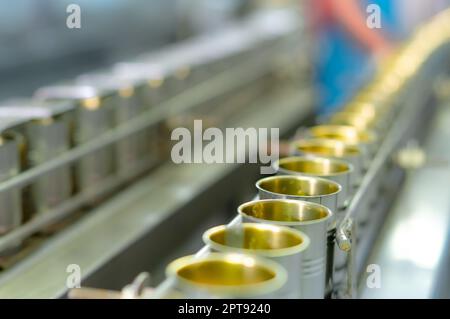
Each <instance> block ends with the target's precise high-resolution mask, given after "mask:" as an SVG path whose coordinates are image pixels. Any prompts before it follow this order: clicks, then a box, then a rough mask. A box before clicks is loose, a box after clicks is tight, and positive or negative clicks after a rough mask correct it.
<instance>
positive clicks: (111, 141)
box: [0, 1, 450, 298]
mask: <svg viewBox="0 0 450 319" xmlns="http://www.w3.org/2000/svg"><path fill="white" fill-rule="evenodd" d="M49 3H50V2H49ZM99 3H101V2H99ZM169 3H170V1H168V2H165V4H164V7H165V6H167V10H168V11H170V10H169V6H170V4H169ZM97 5H98V4H97ZM217 5H218V6H219V4H217ZM222 9H223V10H224V11H223V12H228V13H227V14H225V15H231V16H233V15H236V14H238V13H239V12H242V11H246V10H248V8H243V7H240V6H239V5H238V4H237V3H236V6H233V5H232V4H230V3H228V4H227V7H226V8H222ZM222 9H220V8H219V9H218V10H222ZM300 9H301V8H297V9H296V10H293V9H292V8H291V9H290V10H287V9H276V8H272V7H271V8H265V9H264V10H258V11H255V12H251V13H248V14H246V15H245V16H244V17H242V18H240V19H237V20H228V19H225V20H226V21H227V22H226V23H223V24H221V26H220V27H217V28H214V30H208V32H200V31H197V30H196V31H195V33H199V34H198V35H196V36H191V37H188V38H186V39H184V40H182V41H178V42H176V43H173V44H170V45H165V46H162V47H161V48H159V49H157V50H148V51H147V52H148V53H144V54H139V55H137V57H135V58H134V59H132V60H130V59H129V60H122V59H119V60H121V62H117V61H115V60H116V58H114V59H111V60H109V59H104V60H103V61H102V62H101V63H98V64H97V68H96V69H95V70H94V71H93V70H92V69H91V70H90V72H84V73H83V72H78V73H77V76H72V77H70V79H69V80H64V78H66V77H59V78H58V81H56V80H55V81H53V80H52V81H51V84H49V85H47V84H48V83H46V81H43V82H44V83H41V84H40V85H39V88H38V89H37V90H36V91H35V93H34V94H33V96H32V97H29V98H11V97H10V96H8V99H5V100H4V101H3V102H1V103H0V135H1V139H0V232H1V236H0V265H1V267H2V270H1V272H0V297H2V298H23V297H37V298H57V297H65V296H67V293H68V291H69V290H70V288H74V287H73V286H71V285H70V283H69V282H68V275H70V273H71V269H73V267H72V266H74V265H75V266H76V267H77V269H80V270H81V280H82V281H81V284H82V286H84V287H96V288H100V289H85V288H83V289H78V288H77V289H74V290H72V291H71V292H70V294H71V296H72V297H77V298H87V297H91V298H124V297H127V298H129V297H131V298H140V297H144V298H161V297H179V296H181V297H186V296H187V297H217V296H219V297H224V296H225V297H254V296H265V297H289V298H324V297H327V298H330V297H332V298H347V297H351V298H357V297H403V296H415V297H442V296H445V294H447V293H448V291H449V289H448V287H447V286H446V285H445V284H442V283H440V280H439V278H442V277H445V276H448V270H447V271H446V270H445V269H446V265H448V252H446V247H447V246H446V245H445V243H446V241H447V240H448V238H447V237H448V233H449V232H448V227H449V226H450V220H449V211H448V208H449V207H450V205H447V204H448V201H447V202H444V201H442V200H441V201H439V200H435V198H434V197H430V199H429V200H428V199H427V200H425V202H426V203H432V204H434V205H435V206H433V205H432V204H430V206H429V207H428V208H424V209H422V210H421V211H420V210H419V211H416V212H415V211H414V209H411V206H409V205H412V204H411V202H410V201H408V200H405V201H403V202H399V201H397V198H398V197H399V196H402V198H403V197H404V196H406V197H408V195H402V194H399V190H400V189H401V187H402V185H405V186H404V187H405V189H406V191H408V192H410V194H411V193H414V192H416V193H421V192H426V190H427V189H428V188H429V185H430V180H428V181H427V182H423V180H422V181H421V178H422V179H424V178H425V180H426V178H427V176H424V174H420V173H419V176H415V175H412V174H407V172H408V171H405V169H404V168H405V167H407V168H411V167H418V166H420V165H422V164H424V163H425V162H427V161H429V159H428V158H427V159H423V158H422V160H420V159H419V160H417V156H415V157H414V156H411V154H412V153H413V152H408V150H410V149H406V150H404V151H403V152H401V153H400V155H399V153H398V150H401V149H402V148H403V147H404V146H405V145H408V144H409V145H410V144H411V140H413V141H417V142H418V143H419V144H420V143H422V142H423V141H426V140H427V139H426V138H427V134H428V132H429V137H428V139H430V138H431V144H430V142H427V144H426V145H428V146H427V147H429V149H430V150H429V151H430V152H435V151H436V148H439V147H440V148H441V149H447V148H446V147H445V142H444V144H442V143H443V142H442V139H444V141H445V134H444V133H445V127H446V123H448V121H450V114H448V113H449V112H448V111H447V109H448V108H447V109H444V108H442V107H441V105H445V104H448V103H449V100H448V94H447V92H448V82H447V81H448V71H449V70H448V67H449V56H450V55H449V48H448V38H449V35H450V27H449V25H448V21H449V20H450V19H448V15H449V12H445V13H443V14H441V15H440V16H438V17H437V18H436V19H435V20H433V22H431V23H430V24H428V25H425V26H424V27H422V28H421V29H419V30H418V31H417V33H416V34H415V35H414V36H413V37H412V38H411V40H410V41H409V42H407V43H406V44H405V45H404V46H403V47H402V48H401V49H400V50H399V51H398V52H397V53H396V54H395V55H393V57H392V58H391V59H390V60H388V61H385V64H383V67H382V68H381V69H380V70H379V72H378V73H377V74H375V76H374V78H373V80H372V82H370V83H369V84H368V85H367V86H366V87H364V89H362V90H361V91H360V92H359V94H358V95H356V96H355V97H354V98H353V99H352V101H351V102H350V103H349V104H348V105H346V106H345V107H344V109H342V111H341V112H339V113H335V114H332V115H331V117H330V118H326V119H322V120H321V122H320V123H318V122H316V121H315V120H314V90H313V87H312V81H311V77H312V72H311V69H310V68H311V63H310V61H311V56H310V54H311V53H310V47H311V46H310V42H309V41H310V40H311V39H310V38H309V34H308V30H307V28H306V25H305V21H304V17H303V15H302V12H301V10H300ZM46 12H47V11H46ZM170 12H172V13H173V12H175V11H170ZM229 12H233V13H232V14H230V13H229ZM174 14H176V13H174ZM161 16H162V15H161ZM166 17H168V16H166ZM162 20H165V22H162V24H159V22H158V24H157V25H158V28H160V27H161V28H163V30H165V31H161V33H158V34H159V39H160V40H161V41H167V42H169V41H170V40H169V39H170V38H171V37H172V36H173V37H174V38H176V37H179V36H183V37H184V35H180V34H179V33H177V31H175V32H174V30H171V29H170V27H171V25H168V24H167V21H170V19H169V18H167V19H162ZM158 21H159V20H158ZM196 21H199V20H196ZM86 23H87V22H86ZM136 23H137V24H138V20H136ZM155 23H156V22H155ZM205 23H206V22H205ZM164 25H167V26H168V27H167V28H164V27H163V26H164ZM197 27H198V29H201V27H199V26H197ZM146 28H148V26H147V27H146ZM195 28H196V27H195V26H193V29H195ZM436 30H439V32H436ZM123 31H124V32H125V31H126V30H123ZM129 32H130V33H132V34H133V37H134V32H135V31H134V30H130V31H129ZM193 32H194V31H189V32H188V33H193ZM163 35H164V36H163ZM117 38H120V39H122V37H119V36H116V38H115V40H116V41H111V42H108V41H106V40H105V42H104V43H102V44H101V46H102V47H103V49H105V52H109V51H114V52H118V51H117V50H116V49H113V47H111V46H110V45H112V46H114V45H117ZM157 38H158V37H157ZM163 38H164V40H162V39H163ZM123 39H124V41H125V40H127V41H138V38H134V39H133V40H131V39H127V36H126V35H123ZM80 41H88V42H89V41H90V40H87V39H80ZM155 41H156V40H155ZM138 42H139V41H138ZM80 43H81V42H80ZM84 43H87V42H84ZM93 43H96V44H100V43H99V42H97V41H96V40H93ZM145 43H146V44H149V42H148V41H146V42H145ZM160 43H161V42H160ZM122 44H123V43H121V45H122ZM156 45H157V41H156V42H155V46H156ZM63 46H64V47H65V45H63ZM80 46H81V47H84V48H87V47H89V46H85V45H84V44H83V45H80ZM128 46H132V45H131V44H129V45H124V47H128ZM134 48H135V49H136V50H139V49H144V48H140V47H139V48H138V47H134ZM69 51H70V52H71V53H74V52H75V51H73V50H69ZM52 52H54V53H56V52H57V50H52ZM17 57H18V59H19V58H20V56H17ZM120 57H121V56H120ZM47 58H48V59H49V62H52V61H53V58H49V57H47ZM106 61H109V62H112V61H114V62H117V63H114V65H112V66H111V65H109V66H106V65H105V64H107V63H105V62H106ZM18 63H19V62H18ZM19 64H20V63H19ZM76 69H77V70H78V71H80V69H79V68H78V67H76ZM80 73H82V74H80ZM38 75H40V74H38ZM30 87H32V86H30ZM36 88H37V87H36ZM2 89H3V88H2ZM17 92H20V91H17ZM444 119H446V120H444ZM194 120H202V121H203V125H204V127H203V130H204V129H206V128H208V127H216V128H222V129H223V128H227V127H241V128H248V127H253V128H270V127H276V128H280V136H281V137H283V138H285V139H286V140H287V141H289V151H288V153H289V154H288V155H290V156H289V157H286V158H283V159H280V160H279V161H278V162H277V163H276V164H275V165H274V169H275V171H276V172H277V174H276V175H275V176H271V177H264V178H262V177H261V176H260V175H259V165H256V164H220V163H215V164H175V163H174V162H173V161H172V160H171V159H170V151H171V147H172V145H173V141H172V140H171V132H172V131H173V130H174V129H175V128H178V127H185V128H187V129H188V130H190V131H191V133H194V132H193V131H194V127H193V123H194ZM445 121H447V122H445ZM442 130H444V133H443V131H442ZM447 134H448V132H447ZM439 143H441V144H439ZM415 154H419V157H420V154H421V153H420V151H419V152H418V153H417V152H416V153H415ZM422 155H423V154H422ZM441 155H442V156H444V157H445V156H450V154H448V151H445V152H444V151H443V152H441ZM415 163H416V164H415ZM445 174H448V168H447V170H446V171H445ZM428 178H429V177H428ZM414 179H418V181H416V182H413V183H412V184H413V185H411V180H414ZM435 182H437V181H432V183H435ZM418 186H422V189H421V188H420V187H419V188H417V187H418ZM424 189H425V190H424ZM440 189H441V193H439V191H433V193H434V194H433V195H435V196H438V197H439V198H447V197H448V194H447V193H445V192H444V190H445V186H443V187H441V188H440ZM256 193H258V196H257V197H256V198H255V195H256ZM406 194H408V193H406ZM413 197H414V198H415V199H417V198H420V196H413ZM421 199H422V201H423V200H424V199H423V198H421ZM421 203H422V204H423V203H424V202H421ZM402 204H403V205H406V206H403V207H402V206H401V205H402ZM446 205H447V206H446ZM413 206H414V207H417V205H413ZM405 211H407V212H408V214H405ZM388 213H389V214H388ZM432 214H433V217H431V216H430V215H432ZM427 218H431V219H433V220H439V222H438V223H437V224H433V227H430V228H427V229H422V228H421V226H420V225H417V223H418V222H419V223H422V222H423V220H424V219H425V220H426V219H427ZM230 220H231V222H230ZM243 222H245V223H243ZM274 224H275V225H274ZM402 224H403V225H405V224H406V225H409V226H410V227H412V228H413V229H414V230H415V231H417V234H416V233H411V232H409V229H407V230H406V231H405V230H403V233H402V232H400V233H399V232H398V230H396V227H398V225H402ZM217 225H222V226H217ZM212 226H217V227H214V228H211V227H212ZM208 229H209V230H208ZM205 231H206V232H205ZM432 233H434V234H435V235H436V236H434V237H433V236H432ZM202 234H203V243H202ZM439 234H440V237H439V236H438V235H439ZM422 235H423V238H421V236H422ZM405 236H406V237H408V236H411V238H406V239H405V238H404V237H405ZM430 236H431V237H432V240H431V241H430V240H427V238H430ZM249 238H250V239H249ZM252 239H253V240H252ZM405 240H406V243H410V242H411V245H412V246H414V247H417V248H419V250H421V251H422V253H417V252H416V251H414V249H412V248H411V247H409V246H408V245H407V244H405ZM413 241H416V242H415V243H413ZM399 242H400V244H399ZM274 243H282V244H280V246H277V245H274ZM421 243H423V244H421ZM204 244H206V246H204ZM401 244H403V245H406V246H403V247H402V248H401V249H399V248H398V245H401ZM258 245H260V246H258ZM283 245H285V246H283ZM429 247H433V249H432V250H429ZM286 248H287V249H286ZM427 250H428V252H429V253H428V254H427V253H425V251H427ZM447 250H448V249H447ZM411 251H414V252H411ZM430 251H432V252H434V255H433V256H431V254H432V252H430ZM196 252H197V254H196V255H191V254H193V253H196ZM212 252H214V253H212ZM242 253H244V255H242ZM184 255H191V256H187V257H183V258H180V259H177V258H179V257H180V256H184ZM255 255H258V256H255ZM413 258H416V259H415V260H412V259H413ZM430 258H431V259H430ZM175 259H176V260H175ZM399 259H400V263H396V262H395V261H398V260H399ZM173 260H175V261H173ZM424 261H425V262H428V264H427V265H426V269H425V270H424V268H423V266H422V265H423V264H421V263H423V262H424ZM167 265H169V266H168V267H167ZM368 265H379V266H380V267H382V269H383V276H384V277H383V278H384V279H383V285H386V287H388V289H378V290H371V289H370V287H368V286H367V285H365V282H366V277H367V275H368V274H370V271H369V272H368V270H367V269H368V268H367V267H368ZM404 265H407V267H406V268H405V267H404ZM166 267H167V268H166ZM243 269H246V272H245V274H246V275H245V276H242V275H239V274H241V273H242V270H243ZM296 269H297V270H298V269H301V272H300V273H296ZM400 269H401V270H400ZM142 271H146V272H148V273H150V274H151V277H149V276H148V275H147V274H146V273H141V272H142ZM401 272H405V276H408V277H409V278H410V277H415V276H421V280H417V281H415V282H412V283H411V282H409V283H410V286H409V288H407V290H408V291H407V292H405V287H403V286H402V284H401V283H399V282H398V280H396V278H402V276H401V274H400V275H399V273H401ZM140 273H141V274H140ZM138 274H140V275H139V276H138ZM236 274H238V275H236ZM208 276H211V277H208ZM234 276H235V277H234ZM213 279H214V280H213ZM403 280H404V279H403ZM286 281H287V282H289V285H284V283H285V282H286ZM211 282H214V285H215V286H214V285H213V286H214V287H213V288H211V287H210V286H208V285H209V284H211ZM230 282H233V283H234V284H233V285H230ZM130 283H131V284H130ZM295 283H299V284H298V285H296V284H295ZM205 285H206V286H205ZM223 286H227V287H226V288H223ZM123 287H125V288H123ZM151 287H153V288H151ZM205 287H206V288H205ZM255 287H256V288H257V289H256V288H255ZM299 287H300V288H299ZM411 287H412V288H411ZM122 288H123V289H122ZM209 288H211V289H209ZM121 289H122V290H121ZM408 292H409V293H410V294H409V295H408V294H407V293H408ZM405 294H407V295H405Z"/></svg>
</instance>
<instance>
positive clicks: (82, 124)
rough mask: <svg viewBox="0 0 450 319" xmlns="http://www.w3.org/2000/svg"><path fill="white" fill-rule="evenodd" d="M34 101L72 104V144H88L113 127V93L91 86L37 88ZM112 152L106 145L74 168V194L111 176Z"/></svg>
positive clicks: (70, 85)
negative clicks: (75, 190) (75, 191)
mask: <svg viewBox="0 0 450 319" xmlns="http://www.w3.org/2000/svg"><path fill="white" fill-rule="evenodd" d="M35 97H36V98H37V99H39V100H44V101H71V102H73V103H75V107H74V109H73V110H72V111H71V112H70V114H68V116H69V117H70V121H71V127H72V128H73V129H72V131H71V133H72V134H71V139H72V141H73V144H74V145H75V146H76V145H81V144H84V143H89V142H90V141H92V140H94V139H95V138H97V137H99V136H101V135H102V134H104V133H106V132H108V131H109V130H110V129H112V128H113V127H114V109H115V105H116V103H117V100H116V99H117V97H116V95H114V92H113V91H107V90H100V89H98V88H96V87H94V86H89V85H79V84H76V83H71V84H67V85H55V86H48V87H43V88H40V89H39V90H37V91H36V93H35ZM114 167H115V161H114V148H113V146H110V145H107V146H105V147H103V148H102V149H100V150H98V151H95V152H93V153H92V154H89V155H86V156H85V157H83V158H81V159H80V160H79V161H77V163H76V164H75V171H76V172H75V182H76V189H77V191H81V192H88V191H89V190H90V189H95V188H97V187H98V186H97V185H98V183H101V182H102V181H104V180H105V179H107V178H108V177H110V176H111V175H112V174H113V173H114Z"/></svg>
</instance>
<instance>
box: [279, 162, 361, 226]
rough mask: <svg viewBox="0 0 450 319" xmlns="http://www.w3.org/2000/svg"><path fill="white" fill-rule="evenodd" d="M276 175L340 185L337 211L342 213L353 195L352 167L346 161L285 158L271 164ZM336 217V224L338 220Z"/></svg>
mask: <svg viewBox="0 0 450 319" xmlns="http://www.w3.org/2000/svg"><path fill="white" fill-rule="evenodd" d="M273 168H274V170H275V171H276V172H277V174H278V175H301V176H310V177H319V178H326V179H329V180H332V181H334V182H336V183H338V184H339V185H341V192H340V193H339V194H338V204H337V208H338V209H337V211H338V212H340V211H342V210H343V209H344V208H345V207H346V206H347V205H348V202H349V201H350V198H351V197H352V195H353V187H352V180H351V178H352V172H353V166H352V164H350V163H349V162H347V161H343V160H338V159H333V158H326V157H319V156H291V157H285V158H282V159H280V160H278V161H276V162H275V163H274V164H273ZM336 217H337V220H336V221H337V222H339V218H338V216H336Z"/></svg>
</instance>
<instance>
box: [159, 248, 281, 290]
mask: <svg viewBox="0 0 450 319" xmlns="http://www.w3.org/2000/svg"><path fill="white" fill-rule="evenodd" d="M166 275H167V277H170V278H174V279H175V288H176V289H177V290H179V291H181V293H182V294H183V296H184V297H185V298H230V299H235V298H275V297H276V296H277V292H278V290H279V289H280V288H281V287H282V286H283V285H284V284H285V283H286V277H287V276H286V270H285V269H284V268H283V267H282V266H281V265H280V264H278V263H276V262H274V261H272V260H268V259H263V258H260V257H256V256H251V255H243V254H235V253H210V254H208V255H207V256H202V257H197V256H195V255H191V256H186V257H182V258H179V259H176V260H174V261H173V262H171V263H170V264H169V265H168V266H167V268H166Z"/></svg>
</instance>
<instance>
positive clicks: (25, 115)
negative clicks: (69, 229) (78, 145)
mask: <svg viewBox="0 0 450 319" xmlns="http://www.w3.org/2000/svg"><path fill="white" fill-rule="evenodd" d="M73 107H74V106H73V104H72V103H70V102H40V101H36V100H32V99H28V98H17V99H12V100H8V101H6V102H4V104H2V105H0V118H10V119H16V120H18V121H21V124H20V125H16V126H15V127H14V128H11V130H12V131H13V132H14V133H15V134H16V135H17V136H20V137H21V138H22V139H23V143H24V146H25V147H23V148H22V149H23V153H24V154H23V168H24V169H29V168H32V167H35V166H38V165H40V164H42V163H45V162H46V161H48V160H52V159H54V158H56V157H58V156H59V155H61V154H63V153H64V152H66V151H67V150H68V149H69V148H70V128H69V126H70V121H69V118H68V116H67V114H68V112H70V111H71V110H73ZM23 191H24V197H25V202H24V207H25V210H26V214H27V215H28V217H33V216H34V215H35V214H40V213H43V212H46V211H48V210H50V209H51V208H54V207H56V206H58V205H59V204H61V203H62V202H63V201H65V200H66V199H67V198H69V197H70V196H71V195H72V191H73V180H72V174H71V169H70V167H68V166H65V167H61V168H58V169H55V170H54V171H52V172H49V173H47V174H45V175H44V176H42V177H39V178H38V179H36V181H34V182H33V183H31V184H30V185H29V186H28V187H25V188H24V190H23Z"/></svg>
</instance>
